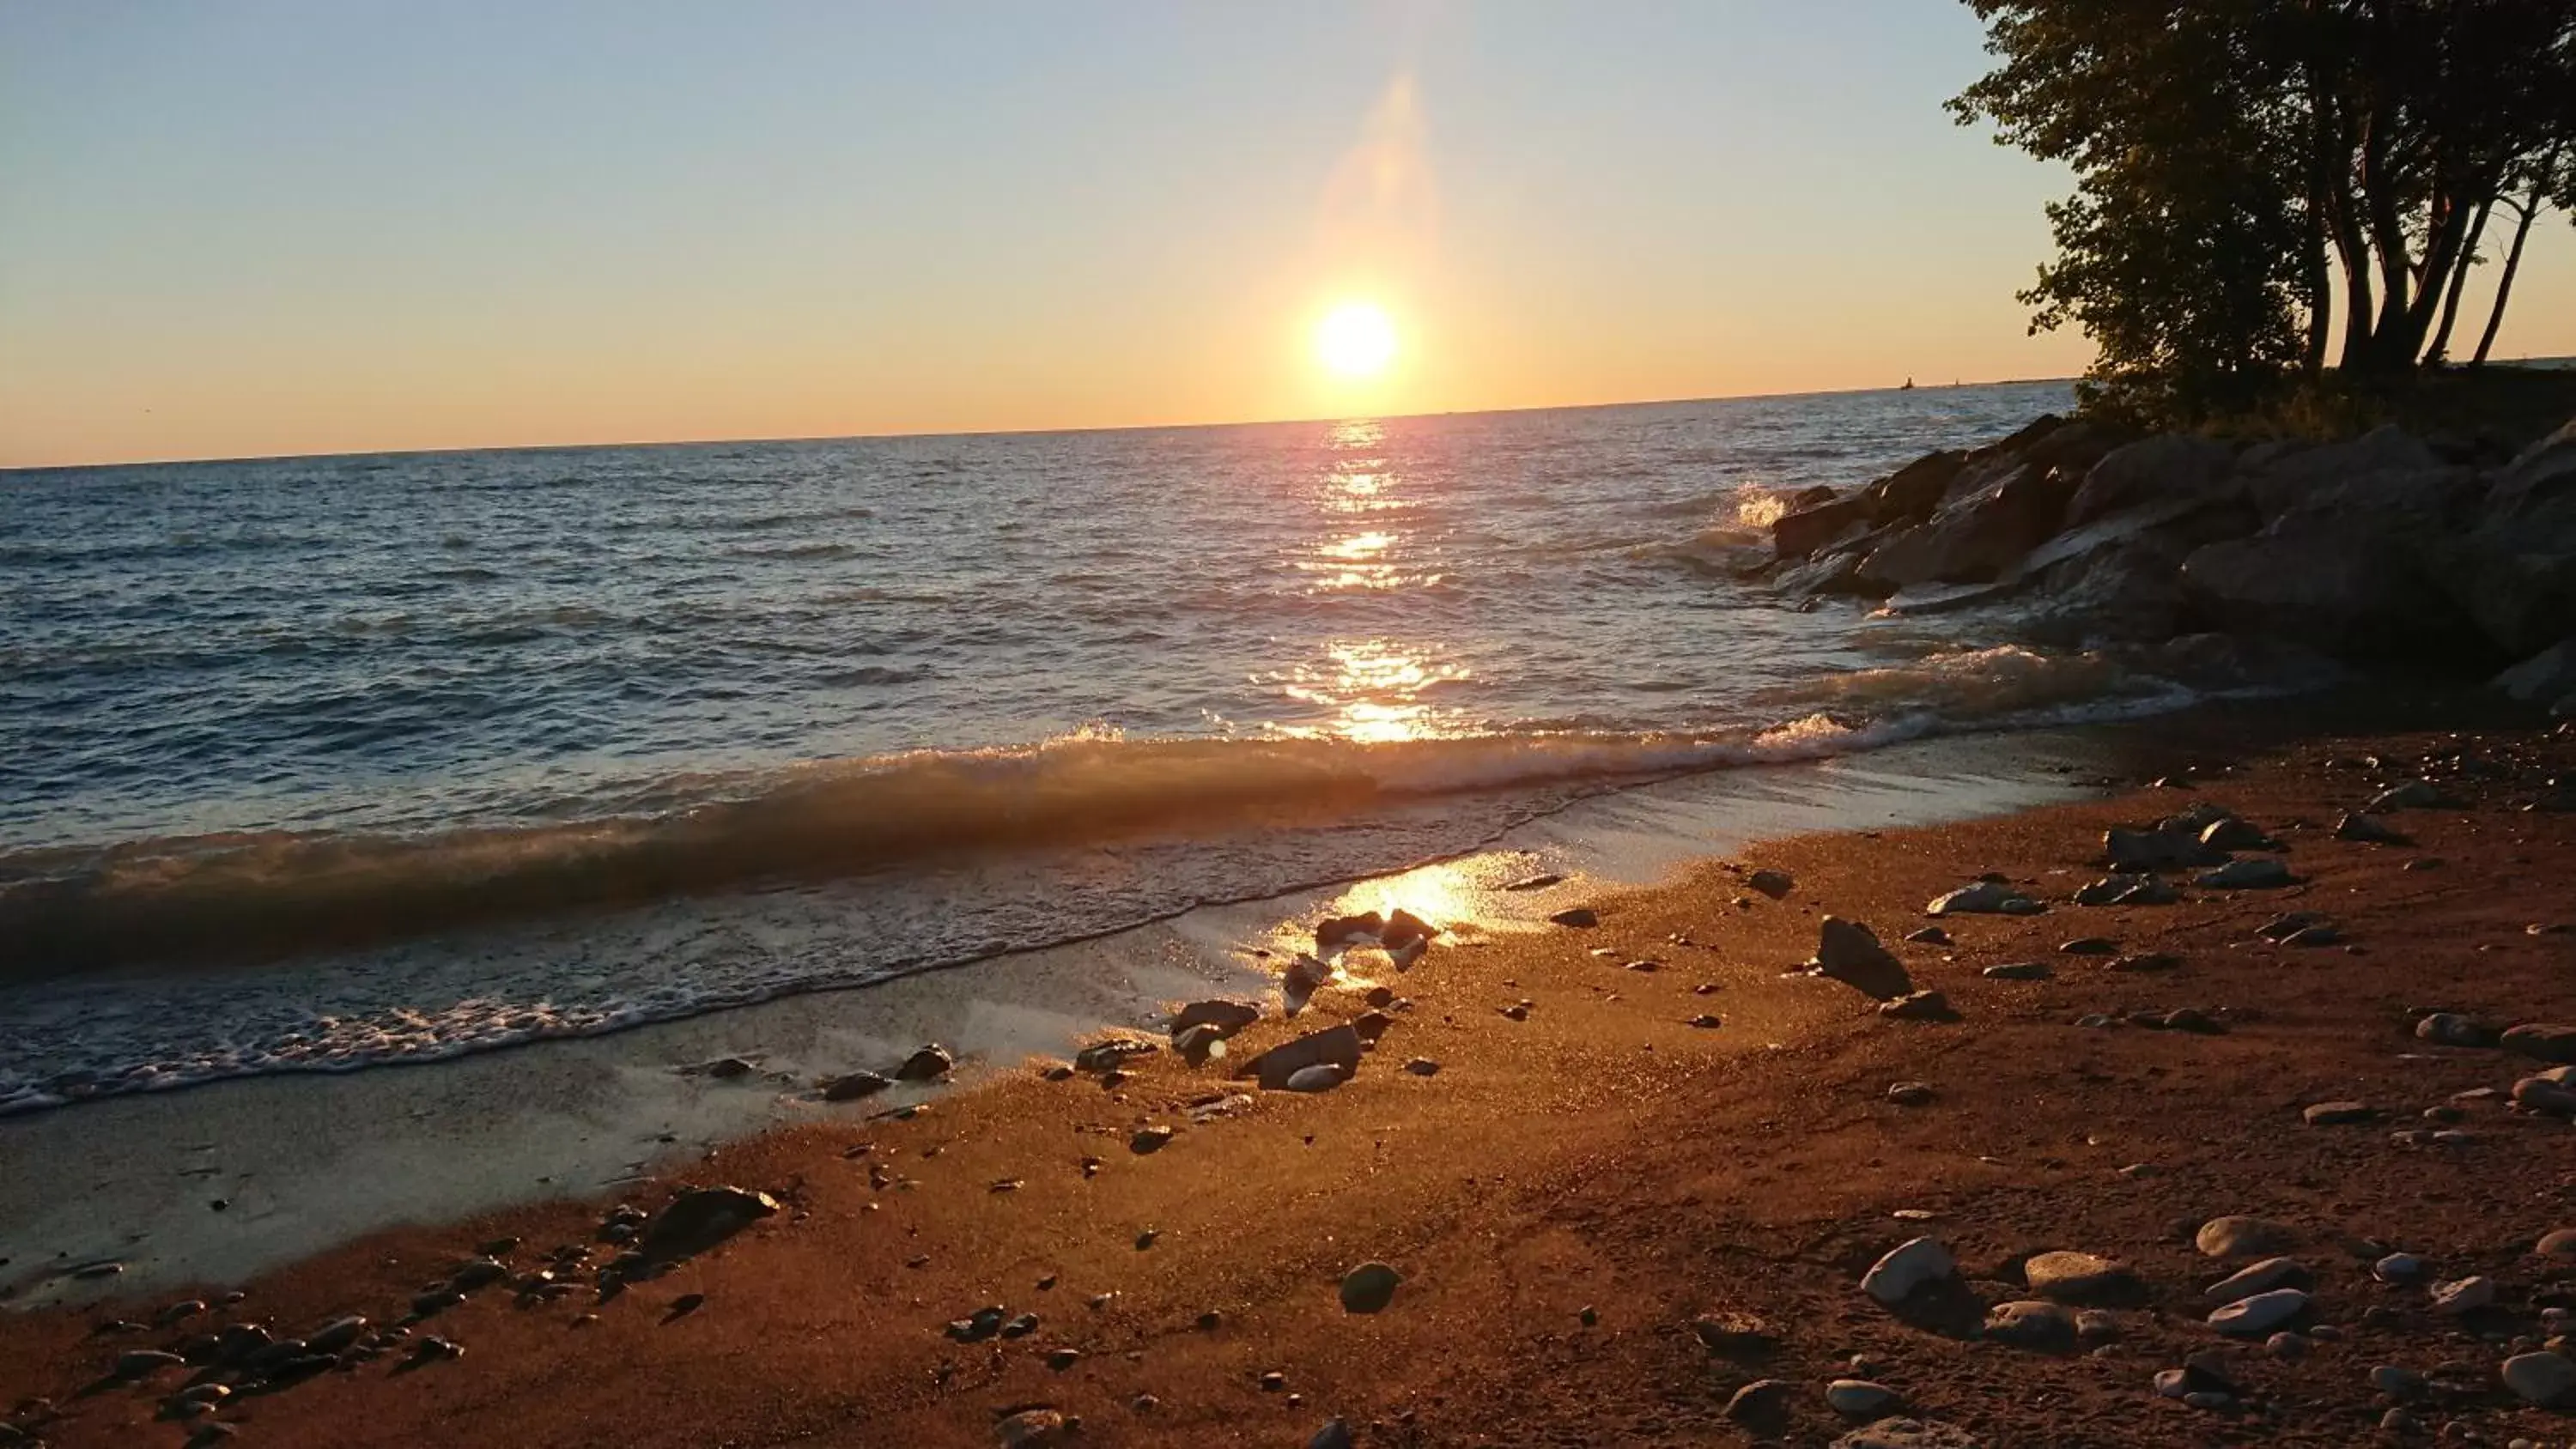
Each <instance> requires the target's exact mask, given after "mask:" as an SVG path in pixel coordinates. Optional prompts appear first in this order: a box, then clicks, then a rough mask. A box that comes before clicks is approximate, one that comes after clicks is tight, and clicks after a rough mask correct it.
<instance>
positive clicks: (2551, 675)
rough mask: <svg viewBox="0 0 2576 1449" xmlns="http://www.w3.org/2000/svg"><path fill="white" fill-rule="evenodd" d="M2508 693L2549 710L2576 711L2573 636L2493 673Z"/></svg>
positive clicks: (2575, 654) (2568, 712) (2567, 712)
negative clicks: (2509, 667)
mask: <svg viewBox="0 0 2576 1449" xmlns="http://www.w3.org/2000/svg"><path fill="white" fill-rule="evenodd" d="M2493 683H2494V686H2495V688H2497V689H2498V690H2500V691H2502V692H2503V693H2504V694H2505V695H2506V696H2507V697H2509V698H2512V699H2518V700H2521V701H2522V702H2523V703H2525V704H2536V705H2539V706H2540V707H2541V708H2543V709H2546V710H2548V711H2549V712H2550V713H2552V714H2576V639H2562V640H2560V641H2558V642H2557V643H2555V644H2552V645H2550V646H2549V647H2548V648H2546V649H2543V650H2541V651H2540V652H2539V653H2537V654H2534V655H2533V656H2531V657H2530V658H2529V659H2526V660H2524V661H2522V662H2521V663H2520V664H2517V665H2515V666H2514V667H2512V668H2511V669H2508V670H2506V671H2505V672H2504V673H2502V674H2499V675H2497V676H2496V677H2495V679H2494V681H2493Z"/></svg>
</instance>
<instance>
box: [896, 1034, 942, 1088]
mask: <svg viewBox="0 0 2576 1449" xmlns="http://www.w3.org/2000/svg"><path fill="white" fill-rule="evenodd" d="M956 1065H957V1058H956V1057H954V1056H952V1055H950V1054H949V1051H948V1048H946V1047H944V1046H941V1045H940V1044H939V1043H937V1042H932V1043H930V1044H929V1045H928V1046H925V1047H923V1048H921V1049H920V1050H919V1051H916V1052H914V1053H913V1054H912V1055H911V1056H908V1057H905V1058H904V1059H903V1065H902V1066H899V1067H897V1068H895V1069H894V1077H895V1080H896V1081H898V1082H935V1081H937V1080H939V1079H940V1078H941V1077H944V1076H947V1075H948V1073H949V1072H950V1071H951V1070H953V1069H954V1068H955V1067H956Z"/></svg>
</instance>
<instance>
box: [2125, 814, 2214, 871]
mask: <svg viewBox="0 0 2576 1449" xmlns="http://www.w3.org/2000/svg"><path fill="white" fill-rule="evenodd" d="M2205 828H2206V827H2205V826H2203V827H2199V828H2195V829H2186V830H2166V829H2162V828H2158V829H2154V830H2132V829H2129V828H2127V827H2124V826H2118V825H2115V826H2113V827H2111V828H2110V829H2109V830H2106V831H2104V832H2103V833H2102V855H2103V858H2104V860H2105V862H2106V863H2108V864H2109V865H2110V867H2111V869H2112V870H2113V871H2115V872H2118V873H2121V874H2124V875H2138V874H2149V873H2152V872H2155V871H2160V870H2191V869H2195V868H2197V867H2201V866H2209V865H2218V864H2220V863H2222V862H2224V861H2225V860H2226V859H2227V853H2226V852H2225V851H2222V850H2213V849H2211V848H2210V847H2208V846H2206V845H2203V844H2201V842H2200V834H2199V830H2200V829H2205Z"/></svg>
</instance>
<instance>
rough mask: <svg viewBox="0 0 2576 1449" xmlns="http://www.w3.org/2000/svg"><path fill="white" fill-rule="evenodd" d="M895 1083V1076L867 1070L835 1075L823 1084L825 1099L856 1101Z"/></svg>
mask: <svg viewBox="0 0 2576 1449" xmlns="http://www.w3.org/2000/svg"><path fill="white" fill-rule="evenodd" d="M893 1085H894V1078H892V1077H889V1076H885V1075H883V1074H881V1073H877V1072H866V1071H860V1072H852V1073H850V1074H849V1075H847V1076H841V1077H834V1078H833V1079H832V1080H830V1081H828V1082H825V1083H824V1084H823V1100H824V1101H826V1102H855V1101H857V1100H858V1099H860V1098H861V1097H873V1096H875V1095H876V1094H877V1093H879V1092H882V1091H884V1090H885V1089H886V1088H888V1087H891V1086H893Z"/></svg>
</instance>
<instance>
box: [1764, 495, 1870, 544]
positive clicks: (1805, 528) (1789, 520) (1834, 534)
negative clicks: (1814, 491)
mask: <svg viewBox="0 0 2576 1449" xmlns="http://www.w3.org/2000/svg"><path fill="white" fill-rule="evenodd" d="M1870 522H1871V520H1870V508H1869V500H1868V499H1867V498H1865V497H1862V496H1860V495H1857V494H1855V495H1853V496H1852V497H1849V498H1837V499H1833V500H1831V501H1829V502H1824V503H1818V504H1814V505H1812V506H1809V507H1806V508H1801V509H1798V510H1796V511H1795V512H1790V513H1783V514H1781V515H1780V516H1779V518H1777V519H1775V520H1773V522H1772V524H1771V552H1772V555H1773V556H1774V557H1776V558H1779V559H1782V560H1788V559H1802V558H1805V557H1807V556H1808V555H1809V554H1812V553H1814V552H1815V551H1816V550H1818V549H1820V548H1823V547H1824V546H1825V545H1827V544H1829V543H1832V542H1834V541H1835V540H1837V539H1840V538H1843V537H1845V536H1846V535H1849V534H1852V533H1856V532H1859V531H1861V530H1864V529H1866V528H1868V527H1869V526H1870Z"/></svg>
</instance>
